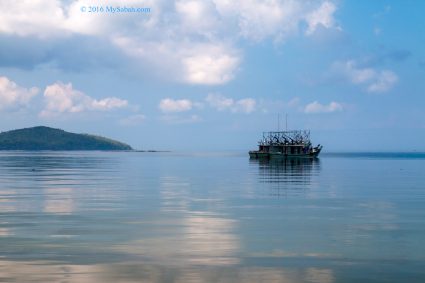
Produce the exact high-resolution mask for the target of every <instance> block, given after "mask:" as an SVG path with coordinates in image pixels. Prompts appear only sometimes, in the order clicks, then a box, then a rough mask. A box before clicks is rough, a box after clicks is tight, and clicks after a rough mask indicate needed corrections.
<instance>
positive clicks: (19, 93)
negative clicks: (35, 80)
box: [0, 77, 39, 110]
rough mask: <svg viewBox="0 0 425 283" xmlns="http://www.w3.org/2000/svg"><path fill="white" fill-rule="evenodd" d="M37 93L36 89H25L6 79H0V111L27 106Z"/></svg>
mask: <svg viewBox="0 0 425 283" xmlns="http://www.w3.org/2000/svg"><path fill="white" fill-rule="evenodd" d="M38 92H39V90H38V88H36V87H32V88H29V89H27V88H24V87H21V86H19V85H17V84H16V83H15V82H13V81H11V80H9V79H8V78H7V77H0V110H2V109H10V108H14V107H19V106H27V105H28V103H29V102H30V101H31V99H32V98H33V97H34V96H35V95H37V93H38Z"/></svg>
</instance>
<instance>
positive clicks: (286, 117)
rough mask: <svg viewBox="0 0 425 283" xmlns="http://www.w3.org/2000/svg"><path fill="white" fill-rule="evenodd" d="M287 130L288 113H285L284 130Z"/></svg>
mask: <svg viewBox="0 0 425 283" xmlns="http://www.w3.org/2000/svg"><path fill="white" fill-rule="evenodd" d="M287 130H288V114H285V131H287Z"/></svg>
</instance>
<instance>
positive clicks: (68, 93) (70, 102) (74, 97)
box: [40, 82, 128, 117]
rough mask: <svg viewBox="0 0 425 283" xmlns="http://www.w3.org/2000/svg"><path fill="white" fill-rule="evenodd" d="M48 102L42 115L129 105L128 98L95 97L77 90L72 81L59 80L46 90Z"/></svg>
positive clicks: (111, 108)
mask: <svg viewBox="0 0 425 283" xmlns="http://www.w3.org/2000/svg"><path fill="white" fill-rule="evenodd" d="M44 100H45V102H46V105H45V108H44V110H42V111H41V113H40V116H41V117H49V116H55V115H59V114H62V113H79V112H85V111H108V110H113V109H117V108H123V107H126V106H128V102H127V100H123V99H119V98H116V97H107V98H104V99H100V100H97V99H94V98H92V97H90V96H88V95H86V94H84V93H83V92H81V91H78V90H75V89H73V87H72V84H71V83H68V84H64V83H61V82H57V83H55V84H52V85H49V86H47V87H46V89H45V91H44Z"/></svg>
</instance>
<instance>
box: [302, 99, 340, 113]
mask: <svg viewBox="0 0 425 283" xmlns="http://www.w3.org/2000/svg"><path fill="white" fill-rule="evenodd" d="M343 110H344V108H343V107H342V105H341V104H340V103H338V102H334V101H332V102H331V103H329V104H328V105H323V104H320V103H319V102H317V101H314V102H312V103H310V104H307V105H306V106H305V108H304V112H305V113H307V114H313V113H332V112H340V111H343Z"/></svg>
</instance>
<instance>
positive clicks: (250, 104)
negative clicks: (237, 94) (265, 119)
mask: <svg viewBox="0 0 425 283" xmlns="http://www.w3.org/2000/svg"><path fill="white" fill-rule="evenodd" d="M256 104H257V103H256V101H255V100H254V99H252V98H244V99H241V100H238V101H236V103H235V109H236V112H244V113H251V112H253V111H255V106H256Z"/></svg>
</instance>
